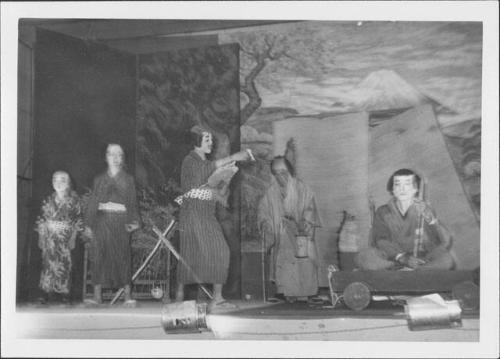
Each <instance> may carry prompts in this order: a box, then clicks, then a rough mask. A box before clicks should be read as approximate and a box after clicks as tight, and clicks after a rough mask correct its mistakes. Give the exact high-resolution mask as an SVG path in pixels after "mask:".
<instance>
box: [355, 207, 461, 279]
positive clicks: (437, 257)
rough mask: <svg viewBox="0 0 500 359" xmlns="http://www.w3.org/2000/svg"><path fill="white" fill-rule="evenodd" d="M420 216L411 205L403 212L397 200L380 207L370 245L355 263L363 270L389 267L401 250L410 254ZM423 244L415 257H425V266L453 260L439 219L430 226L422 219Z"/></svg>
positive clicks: (439, 265) (438, 266) (439, 266)
mask: <svg viewBox="0 0 500 359" xmlns="http://www.w3.org/2000/svg"><path fill="white" fill-rule="evenodd" d="M418 225H419V215H418V213H417V210H416V208H415V206H414V205H413V204H412V205H411V206H410V207H409V208H408V210H407V212H406V214H404V215H403V214H402V213H401V212H400V211H399V209H398V208H397V206H396V199H394V198H393V199H391V200H390V201H389V202H388V203H387V204H385V205H383V206H381V207H379V208H378V209H377V211H376V212H375V217H374V220H373V228H372V233H373V243H372V247H371V248H368V249H365V250H362V251H360V253H359V255H358V258H357V259H356V262H357V264H358V266H359V267H360V268H362V269H373V270H375V269H389V268H391V267H394V265H395V257H396V256H397V255H398V254H400V253H407V254H412V255H413V248H414V245H415V237H416V229H417V228H418ZM423 228H424V231H423V236H422V246H421V248H420V250H419V253H418V257H419V258H421V259H424V260H425V261H426V262H427V264H426V266H427V267H434V268H436V269H449V267H451V265H450V263H451V262H453V258H452V255H451V253H450V248H451V245H452V237H451V235H450V234H449V232H448V231H447V229H446V228H445V227H444V226H443V224H441V223H440V222H439V221H438V222H437V223H436V224H434V225H429V224H428V223H427V222H425V221H424V227H423Z"/></svg>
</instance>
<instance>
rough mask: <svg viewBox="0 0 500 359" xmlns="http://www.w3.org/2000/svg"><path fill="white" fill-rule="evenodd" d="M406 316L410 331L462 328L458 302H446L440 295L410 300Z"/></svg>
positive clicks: (406, 306) (406, 308) (406, 307)
mask: <svg viewBox="0 0 500 359" xmlns="http://www.w3.org/2000/svg"><path fill="white" fill-rule="evenodd" d="M406 302H407V305H405V314H406V316H407V319H408V326H409V328H410V330H426V329H439V328H456V327H461V326H462V319H461V314H462V309H461V308H460V304H459V303H458V300H450V301H445V300H443V299H442V298H441V297H440V296H439V295H437V294H433V295H428V296H424V297H417V298H410V299H408V300H407V301H406Z"/></svg>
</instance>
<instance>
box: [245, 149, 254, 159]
mask: <svg viewBox="0 0 500 359" xmlns="http://www.w3.org/2000/svg"><path fill="white" fill-rule="evenodd" d="M246 151H247V153H248V155H249V156H250V159H251V160H252V161H255V157H254V156H253V153H252V150H251V149H250V148H247V150H246Z"/></svg>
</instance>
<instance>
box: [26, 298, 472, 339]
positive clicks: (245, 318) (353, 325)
mask: <svg viewBox="0 0 500 359" xmlns="http://www.w3.org/2000/svg"><path fill="white" fill-rule="evenodd" d="M233 303H235V304H236V305H237V306H238V307H239V309H238V310H236V311H226V312H219V313H214V314H209V315H207V322H208V325H209V328H210V329H207V330H206V331H203V332H201V333H176V334H166V333H165V332H164V330H163V328H162V326H161V308H162V303H160V302H153V301H141V302H138V306H137V307H135V308H125V307H123V306H121V305H120V303H118V304H116V305H114V306H112V307H110V306H108V305H102V306H99V307H85V306H83V305H81V304H75V305H71V306H68V305H66V306H63V305H44V306H41V305H34V304H25V305H19V306H18V307H17V315H16V318H17V321H18V325H17V326H16V330H17V336H18V338H26V339H141V340H144V339H163V340H165V339H166V340H184V339H195V340H213V339H226V340H328V341H417V342H419V341H425V342H428V341H433V342H443V341H444V342H474V341H478V340H479V314H478V312H473V313H463V315H462V327H459V328H453V329H451V328H450V329H433V330H422V331H410V330H409V328H408V325H407V321H406V317H405V315H404V312H403V307H401V306H394V305H391V304H385V305H382V304H380V303H375V304H374V305H371V306H370V307H369V308H367V309H365V310H364V311H360V312H354V311H351V310H349V309H346V308H342V307H341V308H335V309H333V308H331V306H329V305H328V304H314V305H313V304H307V303H293V304H290V303H274V304H271V303H263V302H261V301H260V302H259V301H233Z"/></svg>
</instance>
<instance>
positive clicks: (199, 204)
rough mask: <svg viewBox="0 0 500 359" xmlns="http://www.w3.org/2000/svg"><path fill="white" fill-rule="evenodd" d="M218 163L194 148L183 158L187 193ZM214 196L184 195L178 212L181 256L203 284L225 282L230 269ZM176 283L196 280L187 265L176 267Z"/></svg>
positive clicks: (182, 175) (183, 177)
mask: <svg viewBox="0 0 500 359" xmlns="http://www.w3.org/2000/svg"><path fill="white" fill-rule="evenodd" d="M215 169H216V168H215V162H212V161H209V160H203V159H202V158H201V157H200V156H199V155H198V154H196V152H195V151H194V150H193V151H191V152H190V153H189V154H188V155H187V156H186V157H185V158H184V160H183V162H182V168H181V187H182V191H183V192H184V193H186V192H188V191H190V190H192V189H194V188H198V187H200V186H201V185H203V184H206V182H207V179H208V177H210V175H211V174H212V173H213V172H214V171H215ZM215 205H216V201H215V199H214V198H211V199H208V200H207V199H199V198H185V199H184V201H183V203H182V206H181V210H180V215H179V231H180V255H181V256H182V257H183V258H184V259H185V260H186V262H187V263H188V264H189V265H190V266H191V268H192V269H193V270H194V272H195V273H196V274H197V275H198V276H199V278H200V279H201V281H202V282H203V283H215V284H223V283H225V282H226V279H227V274H228V268H229V254H230V253H229V247H228V245H227V243H226V240H225V238H224V235H223V233H222V228H221V226H220V224H219V222H218V221H217V219H216V217H215ZM177 282H178V283H180V284H192V283H196V280H195V279H194V278H193V276H192V275H191V274H190V273H189V271H188V270H187V269H186V267H185V266H183V265H179V266H178V267H177Z"/></svg>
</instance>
